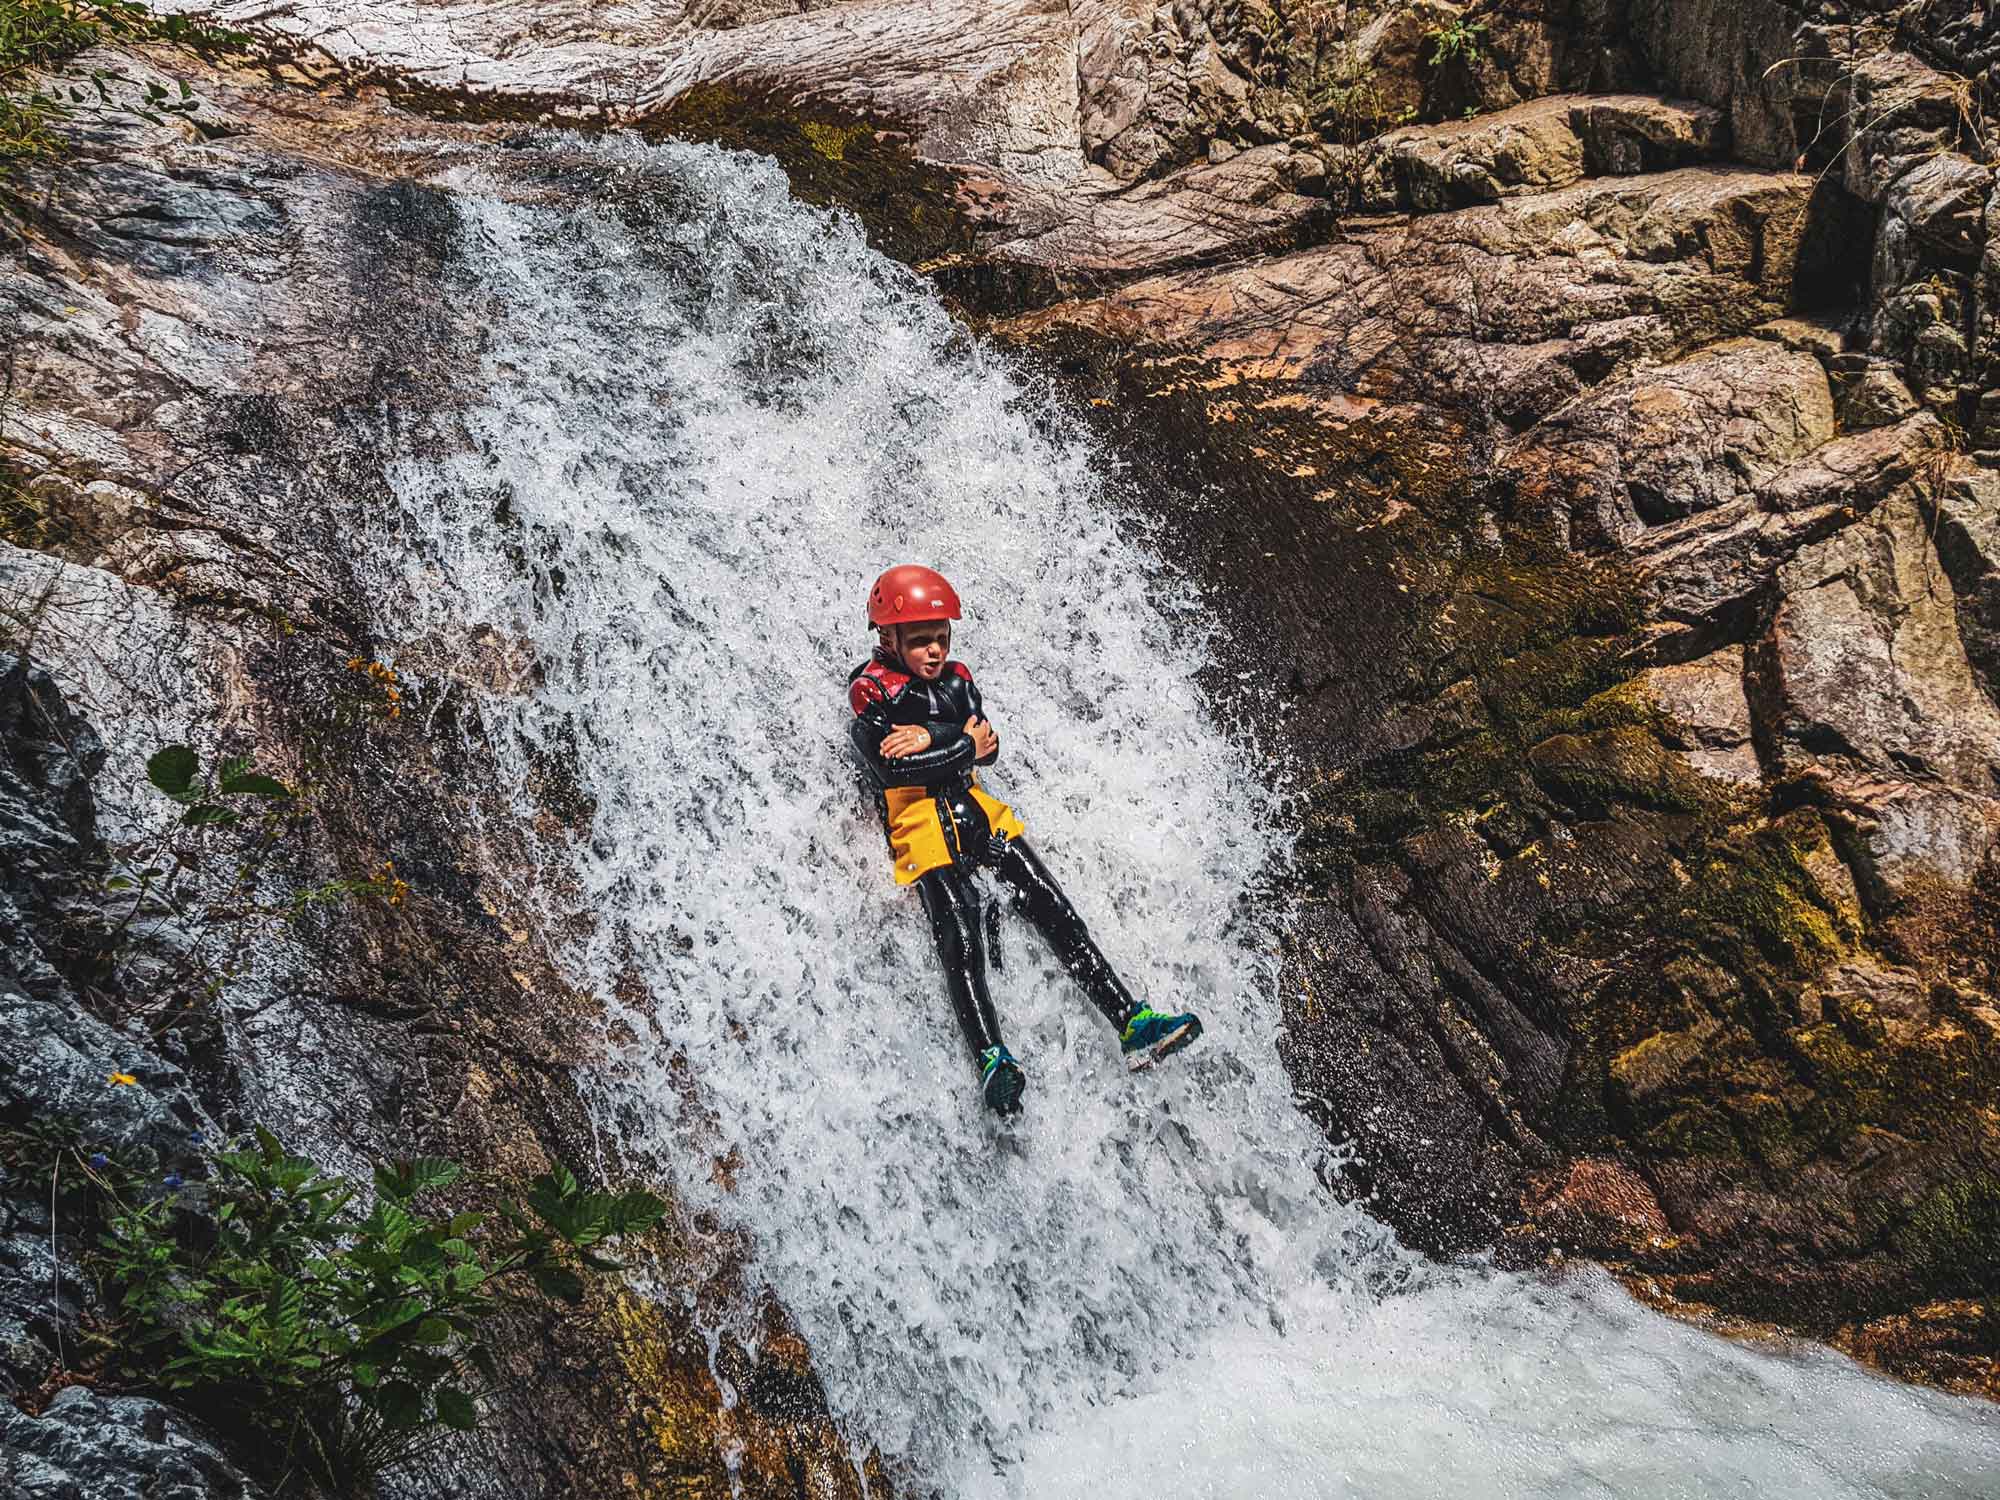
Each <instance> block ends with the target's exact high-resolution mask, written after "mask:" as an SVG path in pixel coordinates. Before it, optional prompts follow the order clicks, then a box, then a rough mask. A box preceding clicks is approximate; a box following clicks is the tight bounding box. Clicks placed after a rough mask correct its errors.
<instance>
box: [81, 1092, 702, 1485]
mask: <svg viewBox="0 0 2000 1500" xmlns="http://www.w3.org/2000/svg"><path fill="white" fill-rule="evenodd" d="M101 1161H102V1159H101V1158H100V1159H98V1163H94V1164H93V1167H92V1174H91V1175H92V1178H93V1181H95V1182H96V1183H97V1184H98V1186H99V1187H100V1188H101V1189H102V1190H103V1192H104V1193H105V1194H106V1195H107V1197H108V1199H109V1211H108V1212H107V1214H106V1217H105V1222H106V1228H105V1231H104V1233H103V1235H102V1236H101V1239H100V1247H101V1248H100V1253H99V1256H98V1259H97V1270H98V1272H99V1274H100V1276H101V1278H102V1280H103V1281H104V1283H105V1288H106V1292H107V1295H108V1299H109V1300H110V1301H111V1303H112V1305H113V1306H115V1307H116V1308H117V1309H118V1311H119V1316H120V1324H119V1327H118V1329H117V1330H116V1340H117V1343H118V1351H117V1355H116V1358H115V1360H114V1362H113V1365H112V1367H111V1368H112V1370H113V1372H114V1373H115V1374H117V1375H120V1376H123V1377H124V1378H126V1379H127V1380H130V1381H133V1382H134V1383H137V1384H150V1385H153V1386H155V1387H158V1388H164V1389H165V1390H168V1391H173V1392H177V1393H180V1394H181V1397H182V1399H183V1400H185V1401H186V1402H187V1403H188V1404H189V1405H190V1406H191V1407H192V1408H193V1409H195V1410H196V1411H197V1412H206V1413H215V1414H221V1413H227V1417H228V1421H229V1423H230V1425H231V1426H232V1427H233V1428H235V1429H237V1430H241V1429H242V1428H243V1427H245V1426H246V1425H247V1426H248V1427H250V1428H252V1429H254V1430H255V1431H256V1432H257V1433H258V1434H259V1436H260V1437H261V1438H262V1439H263V1440H264V1441H265V1442H266V1443H267V1444H268V1453H267V1456H268V1457H269V1458H270V1459H271V1460H272V1462H271V1464H270V1471H271V1474H272V1476H273V1479H274V1482H275V1484H276V1485H277V1487H278V1488H280V1489H282V1488H283V1487H284V1486H285V1485H286V1484H287V1483H289V1482H290V1481H292V1480H294V1479H297V1478H303V1479H306V1480H308V1481H310V1482H312V1483H314V1484H319V1485H323V1486H330V1487H332V1488H334V1489H335V1490H337V1491H347V1490H350V1489H352V1488H353V1487H355V1486H356V1485H357V1484H359V1483H362V1482H364V1481H367V1480H370V1479H372V1478H373V1476H375V1475H377V1474H380V1473H381V1472H383V1471H384V1470H388V1469H393V1468H395V1467H397V1466H399V1465H402V1464H406V1463H408V1462H409V1461H410V1460H412V1459H414V1458H416V1457H418V1456H419V1455H421V1454H422V1453H424V1452H425V1451H427V1450H428V1449H429V1448H431V1447H432V1446H434V1445H435V1444H436V1443H437V1442H438V1441H440V1440H441V1439H442V1438H443V1437H444V1436H445V1435H447V1434H449V1433H451V1432H454V1431H459V1432H463V1431H468V1430H470V1429H472V1428H474V1427H475V1426H477V1425H478V1423H479V1420H480V1417H479V1411H480V1402H481V1399H482V1398H483V1397H485V1396H488V1395H490V1394H491V1393H493V1392H494V1391H495V1390H496V1389H497V1388H498V1387H499V1385H500V1382H501V1375H500V1370H499V1366H498V1363H497V1361H496V1360H495V1358H494V1355H493V1353H492V1350H491V1348H490V1347H489V1343H488V1338H489V1335H490V1329H491V1327H492V1325H493V1321H494V1319H495V1318H496V1317H498V1316H499V1315H500V1314H502V1313H503V1312H506V1311H508V1310H509V1309H511V1308H515V1307H518V1306H519V1305H521V1304H523V1303H532V1302H536V1301H539V1300H540V1299H541V1298H553V1299H555V1300H557V1301H559V1302H561V1303H565V1304H572V1305H573V1304H575V1303H577V1302H579V1301H581V1300H582V1298H583V1296H584V1290H585V1277H586V1276H587V1275H590V1274H596V1273H614V1272H617V1271H619V1270H622V1269H623V1267H622V1265H621V1264H620V1263H619V1262H618V1261H615V1260H612V1259H610V1258H608V1257H607V1256H605V1254H604V1253H603V1247H604V1245H605V1243H606V1242H607V1241H611V1240H615V1239H618V1238H620V1237H625V1236H631V1235H636V1234H639V1233H642V1232H644V1231H645V1230H647V1229H650V1228H651V1227H652V1226H653V1225H654V1224H656V1223H657V1222H659V1219H660V1217H661V1216H662V1214H663V1213H664V1212H665V1205H664V1204H663V1203H662V1202H661V1201H660V1199H658V1198H657V1197H655V1196H654V1195H653V1194H651V1193H648V1192H644V1191H631V1192H624V1193H609V1192H599V1191H593V1190H591V1189H589V1188H586V1187H585V1186H584V1185H583V1184H582V1183H580V1182H579V1181H578V1179H577V1178H576V1176H575V1175H574V1174H573V1173H572V1172H570V1171H569V1170H568V1169H567V1168H565V1167H562V1166H556V1167H554V1168H552V1169H551V1170H550V1171H549V1172H547V1173H545V1174H544V1175H542V1176H540V1177H537V1178H536V1179H535V1180H534V1181H533V1183H532V1184H530V1186H529V1188H528V1191H527V1193H526V1194H525V1195H524V1197H523V1199H522V1200H521V1201H520V1202H513V1201H502V1202H500V1203H499V1204H498V1205H497V1206H496V1207H495V1209H494V1210H493V1212H491V1213H479V1212H456V1213H454V1212H449V1211H447V1208H446V1206H445V1205H442V1204H440V1203H439V1202H438V1199H439V1197H440V1195H441V1194H442V1193H443V1192H444V1191H445V1190H446V1189H449V1188H452V1187H454V1186H455V1185H457V1184H459V1183H460V1181H461V1179H462V1177H463V1170H462V1168H461V1167H460V1166H459V1165H458V1164H457V1163H456V1162H453V1161H449V1160H446V1159H445V1158H442V1157H416V1158H413V1159H409V1160H403V1161H396V1162H389V1163H384V1164H382V1165H380V1166H378V1167H376V1169H375V1173H374V1196H373V1202H372V1204H371V1205H370V1206H369V1208H368V1211H367V1212H366V1213H365V1214H364V1213H362V1212H360V1211H359V1208H358V1207H357V1204H358V1202H359V1199H360V1197H361V1194H360V1190H359V1189H358V1188H357V1187H356V1185H355V1184H353V1183H351V1182H349V1181H347V1180H345V1179H343V1178H341V1177H339V1176H337V1175H334V1174H332V1173H329V1172H327V1171H325V1170H323V1169H322V1168H321V1167H320V1166H319V1165H318V1164H317V1163H315V1162H313V1161H311V1160H310V1159H308V1158H305V1157H302V1156H296V1155H293V1154H292V1153H291V1152H290V1151H288V1150H286V1149H285V1147H284V1146H283V1145H282V1144H281V1143H280V1142H279V1140H278V1139H277V1137H275V1136H274V1135H272V1134H271V1133H270V1132H269V1131H268V1130H264V1129H262V1128H259V1129H258V1130H257V1131H256V1133H255V1141H254V1143H253V1144H250V1145H247V1146H245V1147H244V1148H242V1149H240V1150H232V1151H224V1152H220V1153H218V1154H217V1155H216V1157H215V1158H214V1171H213V1176H212V1179H211V1181H209V1182H208V1183H207V1184H205V1185H203V1186H202V1187H201V1188H199V1189H197V1188H194V1187H191V1186H185V1185H183V1184H182V1183H181V1182H180V1179H179V1178H178V1177H174V1176H169V1177H168V1178H166V1179H165V1180H164V1186H165V1191H162V1190H161V1186H160V1185H154V1184H146V1183H142V1182H138V1181H134V1180H129V1179H128V1180H124V1181H120V1180H118V1178H117V1175H116V1173H115V1172H113V1171H111V1170H109V1169H107V1168H105V1167H103V1166H102V1165H100V1164H101Z"/></svg>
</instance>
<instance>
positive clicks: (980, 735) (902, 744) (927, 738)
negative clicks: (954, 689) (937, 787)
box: [882, 714, 1000, 766]
mask: <svg viewBox="0 0 2000 1500" xmlns="http://www.w3.org/2000/svg"><path fill="white" fill-rule="evenodd" d="M938 727H940V728H942V727H944V726H942V725H940V726H938ZM962 727H963V729H964V732H965V734H966V736H967V738H969V739H970V740H971V741H972V749H973V756H972V759H973V764H974V765H980V766H983V765H985V764H986V763H987V762H989V761H990V760H992V759H993V757H994V756H996V755H998V754H999V753H1000V734H999V731H997V730H996V729H994V727H993V725H992V724H991V722H989V721H988V720H987V719H985V718H984V717H982V716H981V715H979V714H974V715H973V716H972V717H971V718H969V719H967V720H966V721H965V723H964V725H963V726H962ZM943 737H944V736H942V735H939V734H936V733H934V732H933V730H932V728H931V726H929V725H925V724H899V725H897V726H896V727H895V728H894V729H892V730H890V731H889V733H888V734H887V735H886V736H885V737H884V738H883V740H882V758H883V759H884V760H900V759H902V758H903V757H904V756H906V755H917V754H921V753H922V752H923V751H925V750H928V749H930V748H931V746H932V745H933V744H935V743H937V741H938V740H940V739H942V738H943Z"/></svg>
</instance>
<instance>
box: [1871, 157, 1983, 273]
mask: <svg viewBox="0 0 2000 1500" xmlns="http://www.w3.org/2000/svg"><path fill="white" fill-rule="evenodd" d="M1992 191H1993V169H1992V168H1991V167H1985V166H1981V165H1979V164H1978V163H1976V162H1974V161H1971V160H1969V159H1968V158H1966V157H1964V156H1960V155H1959V154H1957V153H1956V152H1950V153H1946V154H1944V155H1941V156H1931V157H1926V158H1924V159H1923V160H1920V161H1918V162H1917V163H1916V164H1915V165H1914V166H1912V167H1911V168H1910V169H1909V170H1908V171H1907V172H1905V173H1903V174H1902V176H1900V177H1898V178H1897V179H1896V180H1895V183H1894V184H1893V185H1892V186H1891V187H1890V189H1889V194H1888V209H1889V212H1890V213H1892V214H1894V215H1895V216H1896V217H1897V218H1898V219H1900V220H1902V222H1903V223H1904V224H1906V225H1907V226H1908V227H1909V231H1910V234H1911V235H1912V236H1913V237H1914V238H1915V239H1916V240H1917V241H1919V242H1920V243H1921V244H1923V245H1924V246H1925V247H1927V248H1928V249H1929V250H1931V251H1932V252H1933V253H1934V254H1937V255H1940V256H1943V257H1944V258H1946V259H1947V260H1954V261H1963V262H1966V263H1970V262H1971V261H1972V260H1973V259H1974V258H1975V257H1976V256H1977V255H1978V254H1979V251H1980V249H1981V247H1982V246H1983V244H1984V243H1985V216H1986V202H1987V199H1988V197H1989V196H1990V195H1991V193H1992Z"/></svg>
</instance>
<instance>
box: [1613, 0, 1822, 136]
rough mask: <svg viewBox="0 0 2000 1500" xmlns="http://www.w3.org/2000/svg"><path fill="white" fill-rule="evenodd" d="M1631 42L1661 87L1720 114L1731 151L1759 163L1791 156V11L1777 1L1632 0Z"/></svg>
mask: <svg viewBox="0 0 2000 1500" xmlns="http://www.w3.org/2000/svg"><path fill="white" fill-rule="evenodd" d="M1627 24H1628V25H1629V27H1630V36H1631V42H1632V45H1633V47H1634V48H1635V50H1636V51H1637V52H1638V53H1639V56H1640V58H1641V59H1642V60H1643V62H1644V64H1645V65H1646V67H1647V70H1648V71H1649V72H1650V73H1651V74H1652V76H1653V77H1655V78H1658V79H1659V80H1660V82H1661V86H1663V87H1665V88H1667V89H1670V90H1672V91H1673V92H1674V93H1676V94H1679V95H1682V96H1684V97H1686V98H1690V99H1698V100H1700V101H1701V102H1703V103H1704V104H1710V105H1714V106H1715V107H1717V108H1718V109H1721V110H1723V111H1725V112H1726V114H1727V118H1728V131H1729V137H1730V142H1731V154H1732V155H1733V156H1735V157H1736V158H1737V159H1738V160H1741V161H1749V162H1759V163H1762V164H1764V165H1766V166H1779V165H1789V164H1790V163H1791V161H1792V159H1793V158H1794V156H1796V155H1797V144H1796V139H1795V135H1794V130H1793V124H1792V118H1791V109H1790V94H1791V91H1792V86H1793V76H1792V74H1791V73H1790V71H1789V70H1786V69H1783V68H1779V69H1777V70H1776V71H1775V72H1774V71H1773V70H1772V65H1773V64H1777V63H1780V62H1781V61H1782V60H1783V59H1785V58H1787V57H1790V56H1792V55H1793V54H1794V46H1793V42H1792V34H1793V32H1794V30H1795V28H1796V27H1797V25H1798V17H1797V15H1796V14H1795V13H1794V12H1792V11H1790V10H1788V9H1786V8H1785V7H1784V6H1783V5H1781V4H1779V3H1778V0H1633V4H1632V6H1631V8H1630V11H1629V12H1628V22H1627Z"/></svg>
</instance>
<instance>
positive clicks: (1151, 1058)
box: [1125, 1021, 1201, 1073]
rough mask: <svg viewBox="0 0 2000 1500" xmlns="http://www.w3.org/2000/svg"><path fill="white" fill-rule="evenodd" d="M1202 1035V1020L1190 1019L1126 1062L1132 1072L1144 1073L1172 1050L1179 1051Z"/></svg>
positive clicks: (1127, 1069) (1127, 1067) (1126, 1066)
mask: <svg viewBox="0 0 2000 1500" xmlns="http://www.w3.org/2000/svg"><path fill="white" fill-rule="evenodd" d="M1200 1035H1201V1022H1199V1021H1189V1022H1188V1023H1187V1024H1186V1025H1185V1026H1176V1027H1175V1028H1174V1029H1173V1030H1172V1031H1170V1032H1168V1033H1167V1034H1166V1035H1165V1036H1163V1037H1161V1038H1160V1039H1159V1040H1158V1041H1157V1042H1155V1043H1153V1045H1152V1046H1150V1047H1148V1048H1147V1049H1146V1050H1145V1051H1143V1052H1141V1053H1139V1054H1138V1055H1136V1056H1135V1057H1133V1058H1132V1059H1131V1060H1130V1061H1128V1062H1127V1063H1126V1064H1125V1069H1126V1071H1127V1072H1130V1073H1143V1072H1145V1071H1146V1070H1147V1069H1148V1068H1150V1067H1152V1066H1153V1064H1154V1063H1156V1062H1158V1061H1159V1060H1160V1059H1161V1058H1163V1057H1165V1056H1166V1055H1167V1054H1168V1053H1170V1052H1178V1051H1180V1050H1181V1048H1183V1047H1185V1046H1187V1045H1188V1043H1190V1042H1192V1041H1194V1040H1195V1039H1196V1038H1197V1037H1199V1036H1200Z"/></svg>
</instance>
